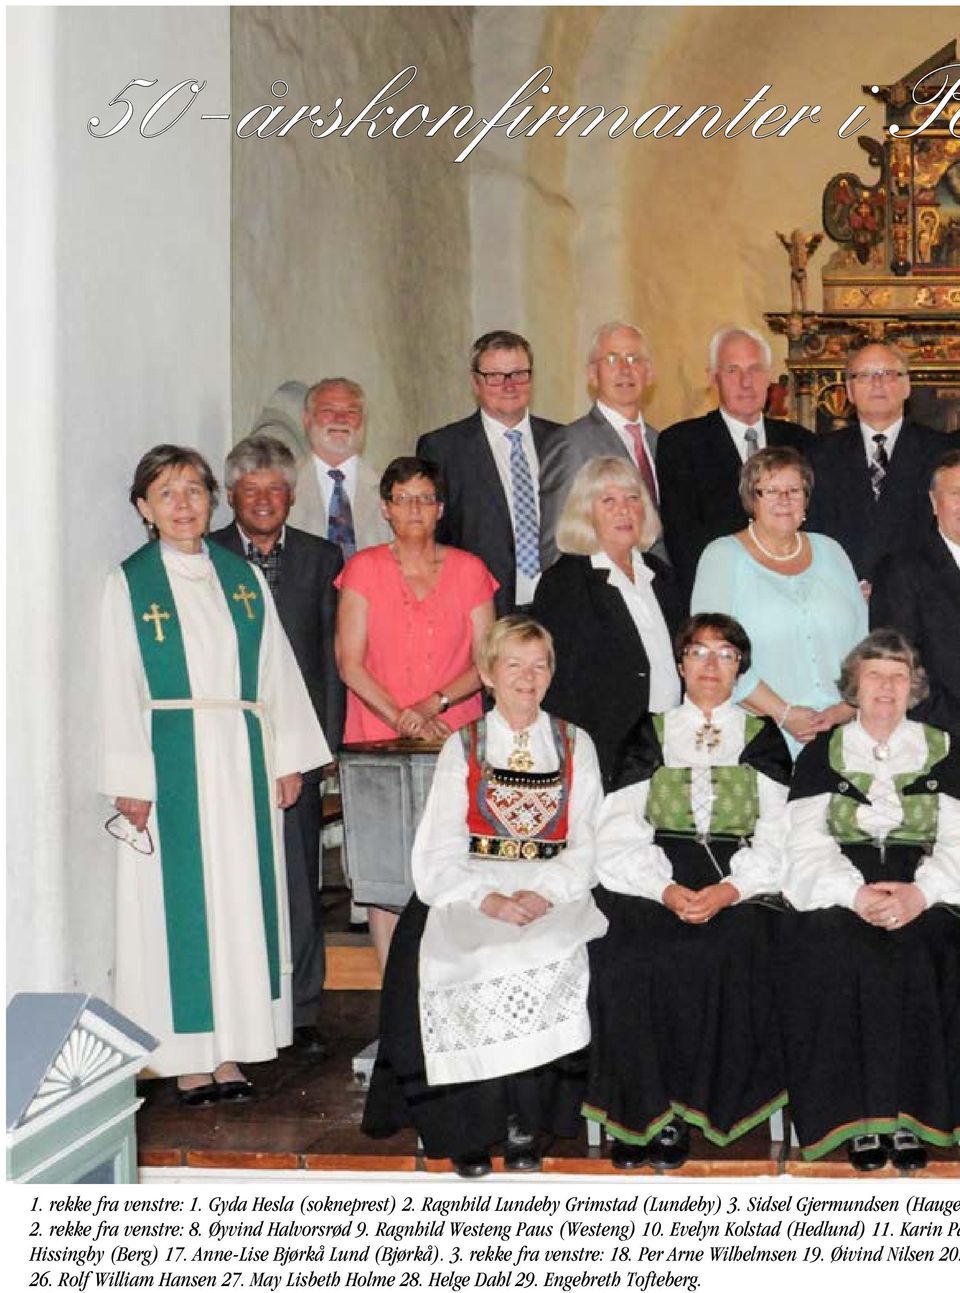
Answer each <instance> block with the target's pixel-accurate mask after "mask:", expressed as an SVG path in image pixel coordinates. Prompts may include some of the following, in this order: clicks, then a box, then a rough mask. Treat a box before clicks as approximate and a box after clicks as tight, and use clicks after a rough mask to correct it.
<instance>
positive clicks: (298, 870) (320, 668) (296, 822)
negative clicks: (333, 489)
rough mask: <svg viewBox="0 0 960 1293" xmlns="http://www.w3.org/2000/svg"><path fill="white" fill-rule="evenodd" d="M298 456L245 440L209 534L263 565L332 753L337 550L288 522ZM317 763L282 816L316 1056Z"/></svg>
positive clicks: (301, 1042) (300, 1030) (308, 1040)
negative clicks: (228, 521)
mask: <svg viewBox="0 0 960 1293" xmlns="http://www.w3.org/2000/svg"><path fill="white" fill-rule="evenodd" d="M296 478H297V466H296V460H295V459H294V456H293V454H292V453H291V452H290V450H289V449H288V448H287V447H286V445H284V444H281V443H280V441H279V440H272V439H271V438H270V437H269V436H257V435H255V436H249V437H248V438H247V439H246V440H242V441H241V442H240V443H239V444H237V445H235V446H234V448H233V450H232V451H231V452H230V454H229V455H228V457H227V463H226V484H227V498H228V501H229V503H230V506H231V507H232V508H233V511H234V518H235V519H234V522H233V524H232V525H228V526H227V527H226V528H225V529H223V530H216V531H214V532H213V533H212V534H211V535H210V538H211V539H213V540H214V542H216V543H219V544H221V545H222V546H223V547H225V548H229V549H230V550H231V551H232V552H236V553H237V554H238V555H239V556H242V557H246V558H247V560H248V561H252V562H253V563H254V564H256V565H257V566H259V567H260V569H261V571H262V572H263V575H264V578H265V579H266V580H267V583H268V584H269V585H270V590H271V592H272V593H273V597H274V601H275V603H276V607H277V612H278V614H279V616H280V623H281V624H282V625H283V628H284V631H285V632H286V634H287V637H288V638H289V639H290V645H291V646H292V647H293V653H294V655H295V656H296V658H297V664H298V665H299V666H300V671H301V673H302V674H303V678H304V681H305V682H306V684H307V690H308V692H309V693H310V699H311V700H312V701H313V707H314V709H315V710H316V714H317V718H318V719H319V720H320V725H321V727H322V728H323V731H324V734H325V736H326V738H327V742H328V744H329V745H330V748H331V750H336V749H337V747H338V746H339V744H340V740H341V737H342V735H343V716H344V690H343V684H342V683H341V681H340V678H339V675H338V673H337V666H336V661H335V659H334V654H333V631H334V620H335V618H336V611H337V594H336V590H335V588H334V587H333V581H334V579H335V578H336V576H337V575H338V574H339V573H340V571H341V569H342V568H343V557H342V555H341V553H340V550H339V549H338V548H337V546H336V545H335V544H333V543H328V542H327V541H326V539H320V538H317V537H316V536H314V535H312V534H305V533H304V532H303V531H302V530H295V529H294V528H293V527H292V526H290V525H287V524H286V520H287V516H288V514H289V512H290V508H291V504H292V503H293V498H294V486H295V483H296ZM321 782H322V775H321V769H319V768H314V769H313V770H312V771H310V772H307V773H306V774H305V775H304V778H303V791H302V793H301V795H300V798H299V799H298V800H297V802H296V804H294V806H293V807H292V808H288V809H287V810H286V812H285V813H284V815H283V834H284V845H285V851H286V866H287V889H288V896H289V901H290V935H291V943H292V953H293V1039H294V1046H296V1047H297V1049H298V1050H299V1051H300V1052H301V1053H302V1054H304V1055H305V1056H306V1057H308V1058H310V1059H314V1060H319V1059H322V1058H323V1056H324V1055H325V1054H326V1047H325V1046H324V1044H323V1039H322V1038H321V1036H320V1033H319V1031H318V1029H317V1023H316V1021H317V1011H318V1009H319V1006H320V997H321V993H322V989H323V978H324V946H323V930H322V927H321V903H320V832H321V827H322V803H321Z"/></svg>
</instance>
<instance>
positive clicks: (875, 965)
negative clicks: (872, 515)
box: [779, 629, 960, 1171]
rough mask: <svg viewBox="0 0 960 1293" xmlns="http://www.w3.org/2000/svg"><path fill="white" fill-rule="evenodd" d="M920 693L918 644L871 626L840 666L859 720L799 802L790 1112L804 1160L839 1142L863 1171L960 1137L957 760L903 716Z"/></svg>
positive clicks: (793, 828) (786, 953)
mask: <svg viewBox="0 0 960 1293" xmlns="http://www.w3.org/2000/svg"><path fill="white" fill-rule="evenodd" d="M924 684H925V678H924V674H923V670H922V669H921V668H920V666H919V664H918V662H917V654H916V652H915V651H914V649H913V648H912V647H911V646H910V644H909V643H908V642H907V641H906V640H905V639H904V638H903V637H901V636H900V634H899V633H897V632H895V631H894V630H892V629H876V630H874V632H873V633H871V634H870V635H869V637H867V638H865V639H864V640H863V641H862V642H861V643H860V644H859V646H857V647H855V648H854V649H853V650H852V651H851V652H850V653H849V655H848V656H847V658H846V659H845V660H844V662H843V669H842V672H841V677H840V688H841V691H842V693H843V696H844V699H845V700H847V701H848V702H849V703H850V704H851V705H853V706H855V707H856V710H857V717H856V719H855V720H854V721H853V722H852V723H849V724H848V725H847V726H845V727H838V728H835V729H834V730H833V731H832V732H825V733H823V734H822V735H821V736H819V737H818V738H817V740H816V741H815V742H814V743H813V744H812V745H810V746H809V747H808V748H807V749H806V750H804V752H803V754H802V755H801V756H800V758H799V760H798V761H797V769H796V774H795V777H794V783H793V788H792V790H791V792H790V798H791V801H792V802H791V808H790V833H789V835H788V838H787V866H786V872H785V876H784V884H783V892H784V895H785V896H786V897H787V898H788V899H789V900H790V902H791V903H792V904H793V906H794V907H796V908H798V909H799V914H796V915H791V916H790V917H788V918H787V919H786V920H785V922H784V930H785V936H784V939H783V947H782V953H783V955H782V966H781V971H780V974H779V993H780V999H781V1003H782V1008H783V1027H784V1038H785V1043H786V1058H787V1073H788V1079H789V1087H790V1107H791V1111H792V1113H793V1116H794V1121H795V1123H796V1127H797V1132H798V1134H799V1137H800V1144H801V1146H802V1149H803V1156H804V1158H807V1159H817V1158H821V1157H822V1156H823V1155H824V1154H826V1153H828V1152H829V1151H830V1150H832V1149H835V1148H836V1147H837V1146H839V1145H842V1144H844V1143H845V1144H846V1146H847V1152H848V1154H849V1157H850V1161H851V1162H852V1163H853V1165H854V1166H855V1167H857V1168H859V1169H860V1170H861V1171H870V1170H872V1169H875V1168H878V1167H882V1166H883V1165H884V1163H886V1162H887V1160H888V1159H889V1160H890V1161H891V1162H892V1163H893V1165H894V1166H895V1167H899V1168H901V1169H905V1170H911V1169H916V1168H919V1167H922V1166H923V1165H924V1163H925V1161H926V1151H925V1149H924V1148H923V1145H922V1144H921V1143H920V1142H921V1141H926V1142H927V1143H928V1144H931V1145H949V1144H952V1143H953V1142H954V1141H955V1140H957V1139H958V1138H960V1130H958V1129H960V1102H958V1101H960V925H958V923H957V916H958V915H960V912H958V911H957V910H956V907H957V906H958V904H960V802H958V797H960V759H958V758H957V756H956V753H955V752H954V751H953V750H951V749H950V738H949V737H948V736H947V734H946V733H945V732H942V731H940V730H939V729H937V728H934V727H925V726H924V725H922V724H921V723H914V722H912V721H910V720H909V719H907V718H906V717H905V715H906V712H907V709H908V708H909V706H910V705H911V704H914V703H916V702H917V701H919V700H921V699H922V697H923V691H924ZM948 904H952V907H953V909H952V910H951V907H950V906H948Z"/></svg>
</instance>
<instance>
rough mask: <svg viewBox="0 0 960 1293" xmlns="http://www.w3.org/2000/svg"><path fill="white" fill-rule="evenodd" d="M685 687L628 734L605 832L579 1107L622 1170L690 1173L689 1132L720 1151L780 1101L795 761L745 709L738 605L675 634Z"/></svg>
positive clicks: (744, 647) (744, 651) (745, 651)
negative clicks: (777, 989) (601, 921)
mask: <svg viewBox="0 0 960 1293" xmlns="http://www.w3.org/2000/svg"><path fill="white" fill-rule="evenodd" d="M676 656H677V660H678V667H679V671H680V674H681V676H682V678H683V682H684V687H685V691H686V695H685V697H684V700H683V702H682V704H680V705H679V706H678V707H676V708H675V709H671V710H669V711H668V712H667V713H666V714H663V715H656V716H654V717H652V718H647V719H644V720H643V721H642V722H641V723H640V724H638V725H637V727H636V728H635V729H634V732H633V733H632V734H631V736H630V737H629V738H628V740H627V742H626V743H625V746H624V751H623V755H622V758H621V763H620V767H619V770H618V772H617V776H616V779H615V789H614V791H613V793H611V794H610V795H609V796H608V797H607V800H606V802H605V804H604V807H603V811H602V813H601V818H600V825H599V827H598V831H597V874H598V876H599V878H600V887H599V888H598V889H597V891H596V897H597V903H598V905H599V907H600V910H601V911H602V912H603V913H604V915H605V916H606V917H607V919H608V920H609V922H610V929H609V933H608V934H607V936H606V938H604V939H601V940H600V941H599V942H597V943H593V944H592V945H591V948H590V973H591V988H590V1012H591V1024H592V1029H593V1040H592V1044H591V1060H590V1078H589V1083H588V1088H587V1097H586V1104H585V1107H584V1113H585V1114H586V1115H587V1117H589V1118H593V1119H594V1120H595V1121H597V1122H600V1123H601V1124H602V1125H603V1126H604V1127H605V1128H606V1131H607V1133H608V1135H609V1136H611V1137H612V1138H613V1146H612V1150H611V1160H612V1162H613V1166H614V1167H616V1168H620V1169H622V1170H627V1169H631V1168H636V1167H640V1166H642V1165H643V1164H644V1163H648V1164H650V1165H651V1166H652V1167H654V1168H656V1169H658V1170H665V1169H669V1168H676V1167H679V1166H680V1165H681V1164H682V1163H683V1162H685V1160H686V1158H687V1156H688V1154H689V1152H690V1133H689V1125H688V1124H693V1125H694V1126H697V1127H699V1128H700V1129H701V1130H702V1132H703V1134H704V1135H705V1136H706V1138H707V1139H708V1140H710V1141H711V1142H713V1143H714V1144H716V1145H727V1144H729V1143H730V1142H731V1141H733V1140H736V1139H737V1138H738V1137H739V1136H742V1135H743V1134H744V1133H745V1132H747V1131H749V1130H750V1129H751V1128H753V1127H755V1126H757V1124H759V1123H761V1122H762V1121H764V1120H765V1119H766V1118H768V1117H769V1116H770V1114H771V1113H772V1112H773V1111H774V1110H776V1109H778V1108H780V1107H781V1106H782V1105H784V1104H785V1103H786V1099H787V1096H786V1091H785V1089H784V1088H785V1083H784V1079H783V1062H782V1053H781V1045H780V1037H779V1031H778V1027H777V1020H776V1000H775V994H774V991H773V983H772V980H773V944H772V937H773V934H774V932H775V930H774V928H773V922H775V921H777V920H779V919H780V915H779V914H778V913H775V912H774V911H772V910H771V909H770V908H771V906H775V905H776V903H777V899H776V895H777V893H778V891H779V889H780V872H781V867H782V858H783V840H784V835H785V832H786V823H785V818H786V802H787V787H788V782H789V778H790V769H791V762H790V755H789V753H788V750H787V747H786V744H785V742H784V739H783V737H782V735H781V734H780V732H779V730H778V729H777V727H776V725H775V724H774V723H773V722H772V721H771V720H770V719H760V718H755V717H753V716H750V715H748V714H746V713H745V712H744V711H743V710H742V709H740V708H739V707H738V706H736V705H735V704H734V703H733V701H732V699H731V696H732V692H733V689H734V686H735V684H736V681H737V677H738V675H740V674H742V673H743V672H745V671H746V670H747V669H749V667H750V641H749V639H748V637H747V635H746V633H745V632H744V630H743V628H742V627H741V625H740V624H739V623H738V622H737V621H736V620H734V619H731V618H730V617H729V616H728V615H721V614H701V615H694V616H693V617H692V618H691V619H689V620H687V621H686V623H685V624H684V625H683V626H682V627H681V629H680V632H679V633H678V635H677V641H676Z"/></svg>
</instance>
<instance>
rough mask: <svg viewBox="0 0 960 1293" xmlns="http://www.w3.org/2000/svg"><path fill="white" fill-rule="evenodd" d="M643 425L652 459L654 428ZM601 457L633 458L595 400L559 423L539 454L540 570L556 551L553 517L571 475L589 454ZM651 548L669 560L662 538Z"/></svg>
mask: <svg viewBox="0 0 960 1293" xmlns="http://www.w3.org/2000/svg"><path fill="white" fill-rule="evenodd" d="M644 425H645V427H646V434H647V448H648V449H649V450H650V456H651V458H653V459H654V460H656V456H657V432H656V431H655V430H654V428H653V427H652V426H650V424H649V422H645V423H644ZM605 457H615V458H626V459H627V461H628V462H632V461H633V459H632V458H631V457H630V454H629V453H628V452H627V447H626V445H625V444H624V443H623V441H622V440H621V439H620V437H619V435H617V432H616V429H615V428H614V427H613V426H611V425H610V423H609V422H608V421H607V419H606V418H605V417H604V416H603V414H602V413H601V412H600V410H599V409H598V408H597V406H596V404H594V405H593V407H592V408H591V409H590V411H589V413H585V414H584V416H583V417H582V418H577V420H576V422H571V423H570V424H569V426H565V427H561V428H560V430H559V431H555V432H554V434H553V435H552V436H551V437H550V440H549V441H548V444H547V447H546V449H545V451H544V452H543V453H542V454H541V457H540V565H541V567H542V568H543V569H544V570H546V569H547V568H548V567H549V566H552V565H553V563H554V562H555V561H556V559H557V557H558V556H559V555H560V553H559V551H558V550H557V544H556V537H555V536H556V532H557V521H558V520H559V519H560V513H561V512H562V511H563V505H564V503H565V502H566V501H567V495H568V494H569V493H570V486H571V485H572V484H573V478H574V476H576V474H577V472H578V471H579V470H580V468H581V467H582V466H583V464H584V463H585V462H589V461H590V459H591V458H605ZM652 551H653V553H654V555H655V556H658V557H659V558H660V559H661V560H662V561H668V560H669V558H668V557H667V554H666V549H665V548H664V547H663V540H662V539H658V540H657V542H656V544H655V545H654V547H653V549H652Z"/></svg>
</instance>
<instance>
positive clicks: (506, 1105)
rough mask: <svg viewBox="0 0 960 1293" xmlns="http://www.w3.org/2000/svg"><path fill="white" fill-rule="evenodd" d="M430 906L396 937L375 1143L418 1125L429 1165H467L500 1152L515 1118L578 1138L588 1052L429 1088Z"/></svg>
mask: <svg viewBox="0 0 960 1293" xmlns="http://www.w3.org/2000/svg"><path fill="white" fill-rule="evenodd" d="M429 911H430V909H429V907H427V906H425V904H424V903H422V902H421V901H420V900H419V899H418V898H416V897H413V898H411V899H410V902H409V903H408V904H407V906H406V908H405V910H404V912H403V915H402V916H401V917H400V920H399V922H398V924H397V928H396V930H395V931H394V935H393V941H392V942H391V944H390V955H389V957H388V959H387V966H386V971H385V973H384V976H383V990H382V992H381V997H380V1047H379V1051H378V1054H377V1062H376V1065H375V1066H374V1070H373V1077H372V1079H371V1083H370V1091H369V1094H368V1096H367V1103H366V1108H365V1109H364V1113H363V1130H364V1131H365V1132H366V1133H367V1135H368V1136H376V1137H380V1136H392V1135H393V1134H394V1133H395V1132H397V1131H399V1130H400V1129H401V1128H402V1127H409V1126H411V1125H412V1126H414V1127H415V1128H416V1130H417V1134H418V1135H419V1137H420V1139H421V1141H422V1142H423V1147H424V1150H425V1151H426V1153H427V1156H428V1157H430V1158H460V1157H463V1156H464V1155H466V1154H476V1153H481V1152H483V1151H484V1150H488V1149H490V1148H491V1147H493V1146H495V1145H498V1144H499V1143H500V1142H501V1141H502V1140H503V1139H504V1137H505V1136H506V1133H507V1118H508V1116H509V1115H513V1116H514V1117H516V1118H517V1120H518V1121H519V1123H520V1125H521V1127H522V1128H523V1129H524V1130H525V1131H531V1132H540V1133H542V1134H544V1135H547V1136H575V1135H576V1134H577V1131H578V1130H579V1127H580V1125H581V1120H580V1106H581V1103H582V1100H583V1092H584V1086H585V1082H586V1072H587V1060H586V1052H585V1051H578V1052H577V1053H575V1054H573V1055H567V1056H564V1057H562V1058H561V1059H557V1060H554V1061H552V1062H551V1063H550V1064H544V1065H541V1066H539V1067H538V1068H534V1069H528V1070H527V1071H526V1072H524V1073H517V1074H511V1075H510V1076H508V1077H499V1078H488V1079H486V1080H485V1081H480V1082H457V1083H450V1084H448V1085H443V1086H430V1085H429V1084H428V1083H427V1077H426V1066H425V1063H424V1058H423V1044H422V1042H421V1038H420V1008H419V998H418V989H419V978H420V975H419V965H420V940H421V938H422V936H423V930H424V926H425V925H426V922H427V916H428V914H429Z"/></svg>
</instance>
